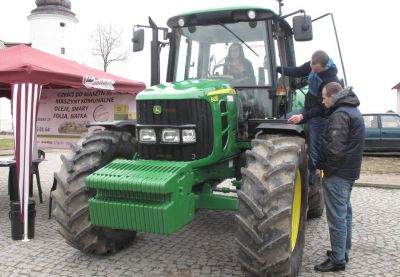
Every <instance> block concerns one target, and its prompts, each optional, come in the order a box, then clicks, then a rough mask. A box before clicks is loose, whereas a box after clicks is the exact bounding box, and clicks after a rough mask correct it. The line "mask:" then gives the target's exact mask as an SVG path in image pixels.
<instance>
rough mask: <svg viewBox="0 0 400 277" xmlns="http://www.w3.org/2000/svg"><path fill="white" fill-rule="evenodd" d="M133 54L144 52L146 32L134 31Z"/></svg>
mask: <svg viewBox="0 0 400 277" xmlns="http://www.w3.org/2000/svg"><path fill="white" fill-rule="evenodd" d="M132 43H133V52H139V51H142V50H143V45H144V30H143V29H137V30H134V31H133V38H132Z"/></svg>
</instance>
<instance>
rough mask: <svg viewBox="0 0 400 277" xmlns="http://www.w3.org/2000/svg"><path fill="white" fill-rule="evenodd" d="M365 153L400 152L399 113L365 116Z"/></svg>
mask: <svg viewBox="0 0 400 277" xmlns="http://www.w3.org/2000/svg"><path fill="white" fill-rule="evenodd" d="M363 117H364V123H365V131H366V136H365V148H364V151H382V152H383V151H386V152H387V151H400V115H399V114H397V113H368V114H363Z"/></svg>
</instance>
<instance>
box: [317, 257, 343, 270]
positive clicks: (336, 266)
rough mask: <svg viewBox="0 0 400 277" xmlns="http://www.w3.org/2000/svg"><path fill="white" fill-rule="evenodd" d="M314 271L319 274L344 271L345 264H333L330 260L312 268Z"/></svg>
mask: <svg viewBox="0 0 400 277" xmlns="http://www.w3.org/2000/svg"><path fill="white" fill-rule="evenodd" d="M314 269H315V271H321V272H331V271H332V272H333V271H343V270H345V269H346V264H345V263H343V264H335V263H333V262H332V261H331V260H330V259H327V260H326V261H325V262H323V263H322V264H319V265H316V266H314Z"/></svg>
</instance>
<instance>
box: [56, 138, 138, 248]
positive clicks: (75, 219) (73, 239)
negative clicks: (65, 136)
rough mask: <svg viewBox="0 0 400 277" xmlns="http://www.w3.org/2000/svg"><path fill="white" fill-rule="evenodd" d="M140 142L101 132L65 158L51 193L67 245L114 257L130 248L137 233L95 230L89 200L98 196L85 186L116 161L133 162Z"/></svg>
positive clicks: (73, 149)
mask: <svg viewBox="0 0 400 277" xmlns="http://www.w3.org/2000/svg"><path fill="white" fill-rule="evenodd" d="M135 152H136V140H135V138H134V137H133V136H132V135H131V134H130V133H127V132H117V131H100V132H96V133H94V134H93V135H89V136H87V137H85V138H83V139H82V140H81V141H80V142H78V144H77V145H72V149H71V151H70V152H69V153H68V154H67V155H66V156H64V155H62V156H61V160H62V165H61V169H60V171H59V172H58V173H56V174H55V175H54V176H55V178H56V180H57V189H56V190H55V191H53V192H52V193H51V197H52V199H53V201H54V205H53V209H52V213H53V215H54V218H55V219H56V220H57V222H58V223H59V224H60V229H59V232H60V234H61V235H62V236H63V237H64V238H65V239H66V240H67V243H68V244H70V245H71V246H73V247H75V248H76V249H78V250H81V251H83V252H91V253H96V254H105V253H113V252H117V251H118V250H120V249H122V248H123V247H126V246H127V245H129V243H130V242H131V241H133V240H134V239H135V237H136V232H131V231H124V230H114V229H110V228H103V227H97V226H93V225H92V224H91V222H90V217H89V204H88V200H89V197H92V196H94V195H95V194H96V192H95V190H90V189H89V188H88V187H86V185H85V177H86V176H88V175H89V174H91V173H93V172H94V171H95V170H97V169H99V168H101V167H103V166H104V165H106V164H108V163H110V162H111V161H112V160H114V159H116V158H124V159H132V158H133V155H134V154H135Z"/></svg>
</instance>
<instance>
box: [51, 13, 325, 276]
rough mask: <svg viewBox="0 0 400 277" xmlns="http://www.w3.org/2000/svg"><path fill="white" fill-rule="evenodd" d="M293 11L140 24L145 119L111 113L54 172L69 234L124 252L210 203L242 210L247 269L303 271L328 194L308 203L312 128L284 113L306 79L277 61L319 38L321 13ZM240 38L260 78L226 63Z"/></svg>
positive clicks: (100, 248) (57, 213)
mask: <svg viewBox="0 0 400 277" xmlns="http://www.w3.org/2000/svg"><path fill="white" fill-rule="evenodd" d="M300 12H302V13H304V11H300ZM293 14H294V13H293ZM293 14H290V15H293ZM284 18H285V17H283V16H281V15H277V14H275V13H274V12H273V11H271V10H269V9H264V8H255V7H240V8H230V9H229V8H226V9H215V10H207V11H197V12H192V13H187V14H182V15H178V16H175V17H172V18H170V19H169V20H168V27H169V28H159V27H157V25H156V24H155V23H154V22H153V21H152V20H151V19H150V26H136V28H135V29H134V38H133V43H134V51H140V50H142V49H143V42H144V29H143V28H151V29H152V33H153V41H152V42H151V48H152V51H151V73H152V74H151V77H152V78H151V83H152V86H151V87H150V88H148V89H146V90H144V91H143V92H141V93H139V94H138V95H137V98H136V105H137V122H134V123H133V122H113V123H104V124H100V125H102V126H103V127H104V128H105V130H104V131H100V132H95V133H93V134H92V135H89V136H87V137H85V138H83V139H82V140H81V141H80V142H79V143H78V144H76V145H74V146H73V147H72V151H70V153H69V154H67V155H65V156H62V157H61V159H62V162H63V164H62V167H61V169H60V171H59V172H58V173H57V174H56V175H55V179H56V181H57V184H58V185H57V189H56V190H55V191H53V192H52V199H53V200H54V202H55V205H54V207H53V209H52V213H53V215H54V217H55V219H56V220H57V221H58V222H59V224H60V233H61V234H62V235H63V237H64V238H65V239H66V241H67V242H68V243H69V244H70V245H72V246H73V247H75V248H77V249H79V250H81V251H85V252H92V253H98V254H100V253H109V252H115V251H118V250H119V249H121V248H123V247H124V246H126V245H129V242H131V241H133V240H134V239H135V236H136V232H148V233H160V234H173V233H174V232H176V231H177V230H179V229H180V228H182V227H183V226H185V225H186V224H188V223H190V222H191V221H192V220H193V219H194V217H195V214H196V211H197V210H199V209H215V210H234V211H236V222H237V226H238V231H237V236H236V239H235V240H236V243H237V244H238V248H239V256H238V260H239V261H240V263H241V265H242V268H243V270H244V271H245V272H247V273H249V274H251V275H256V276H270V275H271V276H277V275H279V276H280V275H291V276H292V275H297V273H298V271H299V268H300V266H301V259H302V254H303V248H304V240H305V223H306V218H307V211H308V212H309V213H310V212H311V214H312V215H313V216H319V215H321V213H322V207H323V206H322V205H323V203H322V201H321V199H322V198H321V197H320V196H319V197H318V196H317V197H316V196H315V195H313V196H312V199H313V202H314V205H313V207H312V208H311V209H310V210H308V197H309V188H308V169H307V154H306V142H305V138H304V130H303V128H302V126H297V125H289V124H287V120H286V119H285V116H284V115H285V114H286V113H287V112H289V111H290V110H292V109H296V108H298V107H301V105H302V102H303V99H304V95H303V94H302V93H301V92H300V91H299V88H301V87H302V86H304V82H303V83H302V82H299V80H295V79H293V78H286V77H281V78H279V79H278V78H277V72H276V66H277V63H278V61H280V64H281V65H288V66H291V65H295V57H294V48H293V37H294V38H295V39H296V40H299V41H307V40H311V39H312V27H311V18H310V17H309V16H306V15H305V14H302V15H299V16H295V17H293V28H292V27H291V26H290V25H289V24H288V23H287V21H286V20H285V19H284ZM139 27H140V28H139ZM160 32H162V34H163V41H159V38H158V35H159V33H160ZM232 44H236V45H239V46H241V47H242V50H243V54H244V56H245V57H246V59H247V61H249V63H250V64H251V65H250V66H251V67H252V68H250V67H248V68H250V71H251V72H252V73H251V74H253V75H252V76H251V78H244V79H241V78H238V77H237V76H236V77H235V76H233V75H231V74H228V73H227V58H226V57H227V53H228V51H229V48H230V46H231V45H232ZM164 46H169V58H168V68H167V77H166V81H167V82H166V83H163V84H160V51H161V49H162V48H163V47H164ZM282 116H283V119H279V118H282ZM224 180H225V181H224ZM223 181H224V182H223ZM221 182H223V185H222V186H221ZM318 194H319V193H318Z"/></svg>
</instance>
